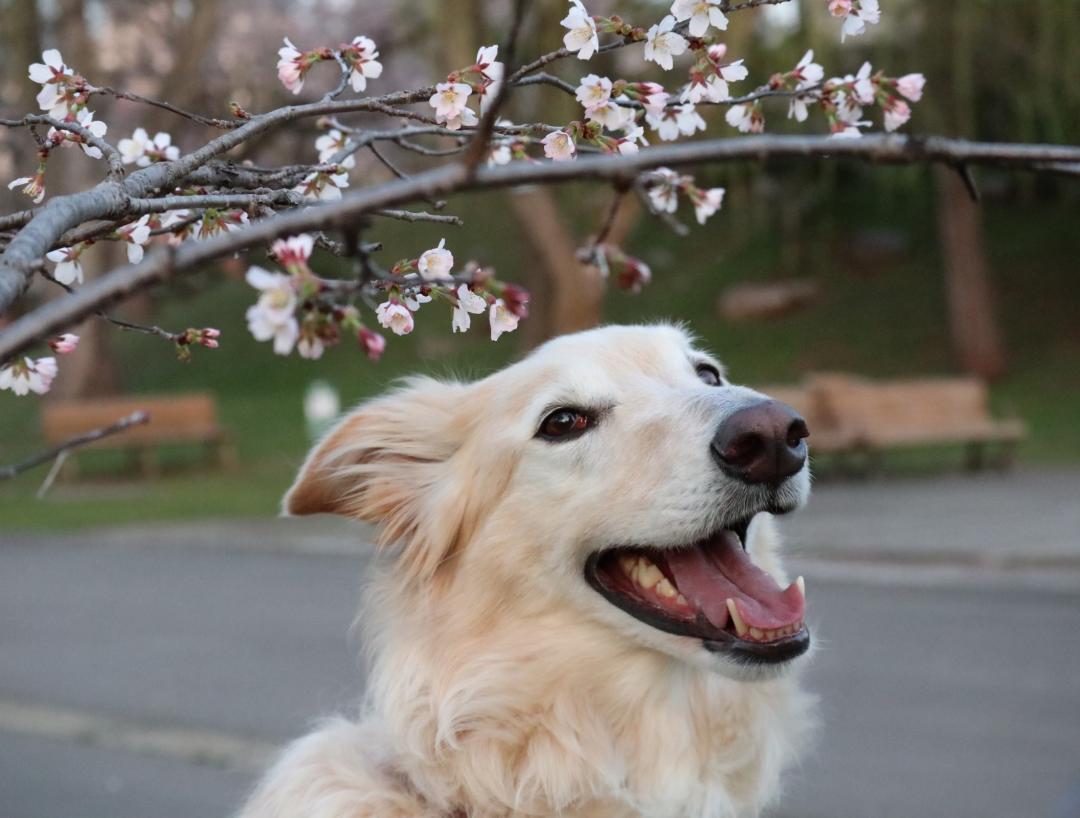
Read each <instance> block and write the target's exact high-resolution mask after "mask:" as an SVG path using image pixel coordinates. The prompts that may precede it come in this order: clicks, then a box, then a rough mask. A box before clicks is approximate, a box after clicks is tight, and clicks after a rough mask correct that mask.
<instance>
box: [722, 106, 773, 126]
mask: <svg viewBox="0 0 1080 818" xmlns="http://www.w3.org/2000/svg"><path fill="white" fill-rule="evenodd" d="M724 119H725V120H726V121H727V124H728V125H730V126H731V127H732V128H738V129H739V131H740V132H741V133H761V132H762V131H764V130H765V117H764V116H763V115H762V113H761V106H760V105H758V104H757V102H747V103H743V104H740V105H732V106H731V107H730V108H728V110H727V113H726V114H724Z"/></svg>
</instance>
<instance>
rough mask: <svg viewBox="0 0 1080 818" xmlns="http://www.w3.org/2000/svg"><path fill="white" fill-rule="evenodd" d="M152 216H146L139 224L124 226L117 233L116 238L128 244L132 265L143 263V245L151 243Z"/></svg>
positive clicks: (133, 223) (128, 254) (128, 255)
mask: <svg viewBox="0 0 1080 818" xmlns="http://www.w3.org/2000/svg"><path fill="white" fill-rule="evenodd" d="M149 222H150V214H149V213H148V214H146V215H145V216H143V217H142V218H141V219H139V220H138V221H137V222H132V223H131V224H127V225H124V226H123V227H121V228H120V229H119V230H117V231H116V236H117V238H119V239H120V240H121V241H124V242H127V257H128V261H129V262H131V263H132V264H138V263H139V262H140V261H142V257H143V245H144V244H146V243H147V242H148V241H150V224H149Z"/></svg>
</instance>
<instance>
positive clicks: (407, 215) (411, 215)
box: [372, 177, 465, 227]
mask: <svg viewBox="0 0 1080 818" xmlns="http://www.w3.org/2000/svg"><path fill="white" fill-rule="evenodd" d="M405 178H408V177H405ZM372 213H373V214H375V215H376V216H385V217H386V218H388V219H397V220H398V221H403V222H434V223H435V224H452V225H454V226H455V227H461V226H462V225H463V224H465V222H463V221H462V220H461V218H460V217H458V216H453V215H450V214H447V213H428V212H426V211H423V210H392V209H387V208H382V209H380V210H373V211H372Z"/></svg>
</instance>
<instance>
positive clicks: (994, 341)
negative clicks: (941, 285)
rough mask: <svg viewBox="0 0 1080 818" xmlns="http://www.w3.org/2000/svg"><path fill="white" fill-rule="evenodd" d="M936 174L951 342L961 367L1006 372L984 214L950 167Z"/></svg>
mask: <svg viewBox="0 0 1080 818" xmlns="http://www.w3.org/2000/svg"><path fill="white" fill-rule="evenodd" d="M935 173H936V176H935V180H936V183H937V199H938V233H939V236H940V239H941V250H942V256H943V258H944V262H945V296H946V300H947V303H948V310H949V327H950V330H951V333H952V339H953V346H954V348H955V351H956V354H957V357H958V358H959V360H960V365H961V367H963V369H964V371H966V372H971V373H972V374H975V375H978V376H979V377H982V378H987V379H993V378H998V377H1000V376H1001V375H1003V374H1004V373H1005V349H1004V346H1003V344H1002V340H1001V333H1000V331H999V329H998V324H997V321H996V319H995V316H994V306H993V295H992V292H991V285H990V277H989V274H988V273H989V271H988V264H987V260H986V252H985V250H984V237H983V225H982V214H981V213H980V212H979V208H978V205H976V203H975V202H973V201H972V200H971V197H970V196H969V195H968V192H967V188H966V186H965V185H964V182H963V180H961V179H960V177H959V176H958V175H957V174H956V173H955V172H954V171H952V170H949V169H948V168H939V169H938V170H937V171H936V172H935Z"/></svg>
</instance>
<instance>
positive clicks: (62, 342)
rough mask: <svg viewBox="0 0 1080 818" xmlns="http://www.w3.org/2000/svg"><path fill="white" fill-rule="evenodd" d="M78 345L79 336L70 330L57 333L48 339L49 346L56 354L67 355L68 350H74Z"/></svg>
mask: <svg viewBox="0 0 1080 818" xmlns="http://www.w3.org/2000/svg"><path fill="white" fill-rule="evenodd" d="M78 346H79V336H78V335H75V334H74V333H71V332H65V333H64V334H63V335H57V336H56V337H55V338H53V339H52V340H51V341H49V347H50V349H52V351H53V352H55V353H56V354H57V355H67V354H68V353H70V352H74V351H75V349H76V347H78Z"/></svg>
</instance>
